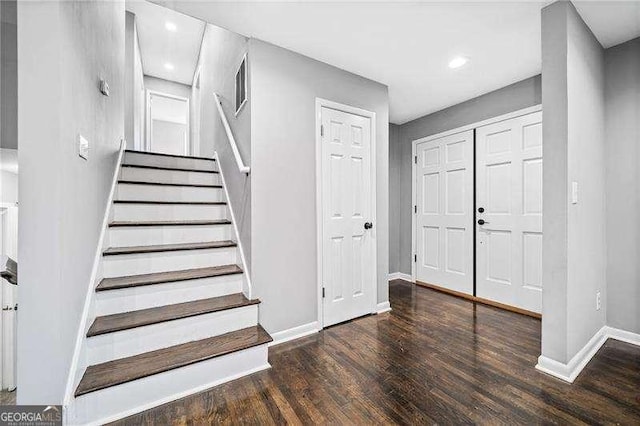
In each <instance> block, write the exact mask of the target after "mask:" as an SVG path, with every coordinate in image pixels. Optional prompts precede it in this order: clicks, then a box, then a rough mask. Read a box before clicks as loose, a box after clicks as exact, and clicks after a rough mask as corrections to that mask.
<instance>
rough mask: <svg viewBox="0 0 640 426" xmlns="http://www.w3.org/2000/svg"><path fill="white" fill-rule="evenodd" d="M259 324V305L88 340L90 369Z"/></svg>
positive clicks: (88, 363) (118, 332)
mask: <svg viewBox="0 0 640 426" xmlns="http://www.w3.org/2000/svg"><path fill="white" fill-rule="evenodd" d="M257 324H258V305H251V306H244V307H242V308H236V309H227V310H225V311H221V312H213V313H210V314H204V315H197V316H194V317H189V318H182V319H179V320H174V321H167V322H163V323H160V324H153V325H147V326H144V327H137V328H132V329H130V330H123V331H117V332H115V333H108V334H103V335H100V336H93V337H88V338H87V365H96V364H101V363H103V362H108V361H112V360H115V359H120V358H126V357H129V356H134V355H138V354H141V353H145V352H150V351H155V350H157V349H162V348H168V347H170V346H175V345H179V344H182V343H187V342H192V341H195V340H201V339H206V338H208V337H214V336H219V335H221V334H224V333H229V332H231V331H236V330H240V329H242V328H246V327H251V326H254V325H257Z"/></svg>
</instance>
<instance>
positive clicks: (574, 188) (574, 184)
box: [571, 182, 578, 204]
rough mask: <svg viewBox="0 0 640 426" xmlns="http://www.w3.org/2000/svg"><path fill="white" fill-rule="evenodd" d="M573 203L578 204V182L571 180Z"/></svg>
mask: <svg viewBox="0 0 640 426" xmlns="http://www.w3.org/2000/svg"><path fill="white" fill-rule="evenodd" d="M571 204H578V182H571Z"/></svg>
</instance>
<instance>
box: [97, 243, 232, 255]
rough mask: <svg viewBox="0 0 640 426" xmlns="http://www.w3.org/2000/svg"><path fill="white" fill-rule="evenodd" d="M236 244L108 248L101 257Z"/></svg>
mask: <svg viewBox="0 0 640 426" xmlns="http://www.w3.org/2000/svg"><path fill="white" fill-rule="evenodd" d="M237 245H238V244H237V243H236V242H234V241H231V240H224V241H206V242H202V243H178V244H159V245H151V246H132V247H110V248H108V249H106V250H105V251H103V252H102V255H103V256H115V255H119V254H140V253H158V252H163V251H183V250H204V249H214V248H225V247H235V246H237Z"/></svg>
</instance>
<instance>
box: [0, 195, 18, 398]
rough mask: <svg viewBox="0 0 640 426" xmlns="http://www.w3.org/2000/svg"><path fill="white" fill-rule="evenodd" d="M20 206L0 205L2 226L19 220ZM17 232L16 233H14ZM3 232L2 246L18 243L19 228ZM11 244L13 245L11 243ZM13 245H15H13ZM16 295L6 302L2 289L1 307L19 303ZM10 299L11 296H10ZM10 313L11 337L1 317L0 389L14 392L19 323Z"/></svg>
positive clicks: (15, 254)
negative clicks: (8, 239) (9, 241)
mask: <svg viewBox="0 0 640 426" xmlns="http://www.w3.org/2000/svg"><path fill="white" fill-rule="evenodd" d="M18 207H19V206H18V204H17V203H0V220H2V221H3V222H4V221H5V220H6V221H7V222H5V223H3V224H2V226H4V225H11V224H10V223H9V220H10V219H13V220H14V221H17V220H18V214H17V212H16V210H17V209H18ZM10 214H11V215H12V216H13V217H12V218H10V217H9V215H10ZM7 228H8V227H6V228H4V229H3V231H4V232H7ZM13 231H15V233H14V232H13ZM4 232H3V234H2V238H3V241H2V244H3V245H4V243H5V241H4V240H6V239H7V238H10V239H12V240H13V241H14V242H15V243H17V241H18V234H17V232H18V228H17V226H16V227H15V228H14V229H10V230H9V232H10V233H9V234H8V235H7V234H5V233H4ZM10 244H11V243H10ZM11 245H13V244H11ZM17 248H18V247H17V245H16V246H14V247H12V249H13V252H14V259H13V260H15V261H18V259H17V257H16V256H17V253H18V251H17ZM0 285H2V286H12V285H10V284H8V283H1V282H0ZM14 294H15V298H14V299H13V300H10V301H5V295H4V288H0V307H4V305H5V302H11V304H12V305H15V304H17V303H18V300H17V292H16V293H14ZM9 297H10V295H9ZM1 312H5V311H1ZM9 312H13V315H14V316H13V324H9V325H12V326H13V327H12V330H11V331H10V336H7V334H6V333H5V331H6V330H5V327H7V324H5V318H4V315H0V339H1V342H2V344H1V345H0V346H1V347H2V350H1V351H0V388H2V389H3V390H5V389H9V390H13V389H15V388H16V363H17V359H16V350H17V345H16V341H17V333H16V331H17V330H16V326H17V321H18V313H17V312H16V311H7V313H9ZM10 337H13V338H12V339H11V341H10V340H9V338H10Z"/></svg>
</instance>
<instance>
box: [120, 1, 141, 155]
mask: <svg viewBox="0 0 640 426" xmlns="http://www.w3.org/2000/svg"><path fill="white" fill-rule="evenodd" d="M124 62H125V89H124V91H125V102H124V131H125V139H126V140H127V147H128V148H130V149H138V150H139V149H142V147H143V144H144V119H145V117H144V111H145V106H144V103H145V96H144V73H143V70H142V59H141V55H140V45H139V43H138V31H137V28H136V16H135V15H134V14H133V13H131V12H126V18H125V58H124Z"/></svg>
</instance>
